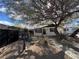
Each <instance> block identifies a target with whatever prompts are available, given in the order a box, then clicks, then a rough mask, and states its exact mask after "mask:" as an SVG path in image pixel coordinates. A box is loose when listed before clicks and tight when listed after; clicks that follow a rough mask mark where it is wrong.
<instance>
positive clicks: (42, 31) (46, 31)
mask: <svg viewBox="0 0 79 59" xmlns="http://www.w3.org/2000/svg"><path fill="white" fill-rule="evenodd" d="M42 35H45V36H55V33H54V25H48V26H45V27H42V28H37V29H34V36H42Z"/></svg>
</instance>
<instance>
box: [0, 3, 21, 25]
mask: <svg viewBox="0 0 79 59" xmlns="http://www.w3.org/2000/svg"><path fill="white" fill-rule="evenodd" d="M19 22H20V21H19V20H16V21H14V19H12V18H10V17H9V15H8V14H7V7H6V4H4V3H2V2H1V3H0V24H4V25H9V26H14V25H15V24H16V23H19Z"/></svg>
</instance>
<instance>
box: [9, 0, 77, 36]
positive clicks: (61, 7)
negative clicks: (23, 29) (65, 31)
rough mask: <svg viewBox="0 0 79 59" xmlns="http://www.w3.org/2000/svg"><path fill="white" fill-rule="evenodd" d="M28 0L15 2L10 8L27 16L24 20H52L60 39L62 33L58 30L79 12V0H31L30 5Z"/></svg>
mask: <svg viewBox="0 0 79 59" xmlns="http://www.w3.org/2000/svg"><path fill="white" fill-rule="evenodd" d="M24 1H26V0H23V1H22V0H17V2H16V0H15V2H14V3H13V4H9V8H12V9H13V10H14V11H16V13H17V14H23V15H27V16H28V18H27V17H23V18H24V19H30V20H34V21H36V22H39V21H42V20H52V21H53V22H54V23H55V24H54V25H55V33H56V35H57V36H58V37H59V36H60V33H59V32H58V30H57V28H58V27H59V25H60V24H61V23H62V21H64V20H65V19H66V18H67V17H70V16H71V15H72V14H74V13H75V12H79V9H78V6H79V0H30V3H29V5H27V3H25V2H24Z"/></svg>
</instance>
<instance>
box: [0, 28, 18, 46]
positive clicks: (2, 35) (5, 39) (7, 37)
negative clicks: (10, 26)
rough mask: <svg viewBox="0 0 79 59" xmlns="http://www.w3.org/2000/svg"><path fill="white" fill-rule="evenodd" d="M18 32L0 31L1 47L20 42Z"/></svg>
mask: <svg viewBox="0 0 79 59" xmlns="http://www.w3.org/2000/svg"><path fill="white" fill-rule="evenodd" d="M18 36H19V31H18V30H6V29H0V47H3V46H5V45H8V44H10V43H12V42H15V41H17V40H18Z"/></svg>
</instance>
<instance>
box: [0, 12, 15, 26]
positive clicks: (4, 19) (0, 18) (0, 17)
mask: <svg viewBox="0 0 79 59" xmlns="http://www.w3.org/2000/svg"><path fill="white" fill-rule="evenodd" d="M0 23H1V24H5V25H9V26H13V25H14V20H12V19H11V18H9V16H8V15H7V14H6V13H3V12H0Z"/></svg>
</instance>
